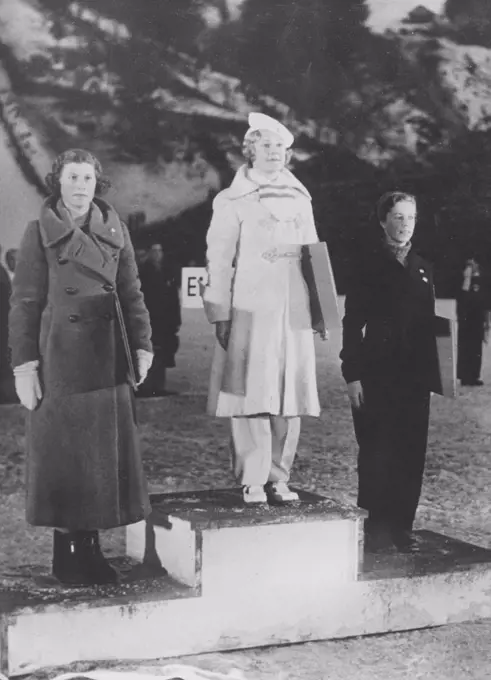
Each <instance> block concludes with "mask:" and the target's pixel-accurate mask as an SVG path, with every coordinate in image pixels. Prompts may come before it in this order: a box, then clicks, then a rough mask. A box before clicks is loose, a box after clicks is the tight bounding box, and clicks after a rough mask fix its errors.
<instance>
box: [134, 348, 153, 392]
mask: <svg viewBox="0 0 491 680" xmlns="http://www.w3.org/2000/svg"><path fill="white" fill-rule="evenodd" d="M136 361H137V364H138V382H137V383H136V386H137V387H138V386H139V385H141V384H142V382H145V378H146V377H147V374H148V371H149V370H150V367H151V366H152V362H153V354H152V352H147V350H146V349H137V350H136Z"/></svg>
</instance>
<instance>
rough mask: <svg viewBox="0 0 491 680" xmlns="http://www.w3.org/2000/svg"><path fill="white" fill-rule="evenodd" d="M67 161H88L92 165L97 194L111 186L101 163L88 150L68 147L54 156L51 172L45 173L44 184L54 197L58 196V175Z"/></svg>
mask: <svg viewBox="0 0 491 680" xmlns="http://www.w3.org/2000/svg"><path fill="white" fill-rule="evenodd" d="M68 163H90V165H92V166H93V167H94V171H95V178H96V185H95V193H96V194H97V195H99V196H100V195H102V194H104V193H105V192H106V191H107V190H108V189H109V187H110V186H111V182H110V181H109V179H108V178H107V177H106V176H105V175H104V174H103V172H102V165H101V164H100V162H99V161H98V160H97V158H96V157H95V156H93V155H92V154H91V153H90V152H89V151H85V149H68V151H64V152H63V153H60V155H59V156H57V157H56V158H55V161H54V163H53V165H52V167H51V172H49V173H48V174H47V175H46V180H45V181H46V186H47V187H48V191H49V193H50V194H51V195H52V196H54V197H55V198H59V197H60V176H61V173H62V171H63V168H64V167H65V165H68Z"/></svg>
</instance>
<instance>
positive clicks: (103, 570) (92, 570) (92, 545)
mask: <svg viewBox="0 0 491 680" xmlns="http://www.w3.org/2000/svg"><path fill="white" fill-rule="evenodd" d="M80 533H82V534H83V541H84V546H85V560H86V570H87V573H88V575H89V578H90V579H91V583H93V584H94V585H107V584H109V583H117V582H118V573H117V571H116V570H115V569H113V568H112V567H111V565H110V564H109V562H108V561H107V560H106V558H105V557H104V555H103V554H102V550H101V546H100V544H99V532H98V531H84V532H80Z"/></svg>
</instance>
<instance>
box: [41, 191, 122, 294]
mask: <svg viewBox="0 0 491 680" xmlns="http://www.w3.org/2000/svg"><path fill="white" fill-rule="evenodd" d="M40 228H41V238H42V240H43V244H44V245H45V247H47V248H55V247H56V248H57V249H58V260H59V261H60V262H63V261H64V262H72V263H73V264H75V265H76V266H79V267H83V268H84V269H88V270H90V271H91V272H93V273H95V274H98V275H99V276H100V277H101V278H102V279H104V280H105V281H112V280H113V278H114V271H112V270H113V268H112V267H111V266H110V264H113V263H114V262H115V261H116V260H117V258H118V255H119V250H121V248H122V247H123V245H124V236H123V230H122V227H121V223H120V221H119V218H118V216H117V215H116V213H115V211H114V210H113V209H112V208H111V206H110V205H109V204H108V203H105V202H104V201H101V200H100V199H96V200H95V201H94V202H93V203H92V207H91V214H90V221H89V228H88V233H85V232H84V231H83V230H82V229H81V228H80V227H78V226H76V225H75V224H74V222H73V220H72V218H71V217H70V214H69V213H68V211H67V210H66V208H64V206H63V205H62V204H60V203H59V204H58V205H57V206H56V209H55V208H54V207H53V205H52V204H51V203H50V202H49V201H47V202H46V203H45V204H44V205H43V208H42V210H41V218H40Z"/></svg>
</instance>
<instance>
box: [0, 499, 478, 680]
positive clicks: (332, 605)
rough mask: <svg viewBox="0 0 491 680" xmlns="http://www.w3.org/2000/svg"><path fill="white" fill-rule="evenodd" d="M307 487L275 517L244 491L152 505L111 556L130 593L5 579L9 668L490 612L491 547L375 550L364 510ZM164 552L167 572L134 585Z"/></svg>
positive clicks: (431, 537)
mask: <svg viewBox="0 0 491 680" xmlns="http://www.w3.org/2000/svg"><path fill="white" fill-rule="evenodd" d="M297 491H298V492H299V494H300V500H299V501H298V502H297V503H294V504H292V505H288V506H274V507H273V506H271V507H266V508H251V507H247V508H246V507H244V505H243V502H242V497H241V492H240V490H238V489H222V490H210V491H193V492H187V493H176V494H159V495H154V496H152V497H151V501H152V508H153V513H152V523H144V522H142V523H139V524H135V525H133V526H130V527H127V529H126V534H127V552H128V555H126V556H125V557H120V558H115V559H114V560H112V562H113V564H114V566H115V567H116V568H117V569H118V570H119V571H120V573H121V576H122V580H121V583H120V584H118V585H108V586H99V587H94V588H79V589H73V588H72V589H71V588H64V587H62V586H60V585H55V584H53V583H52V582H51V583H49V578H48V576H47V575H46V576H45V577H40V576H39V574H37V573H36V570H35V569H34V568H33V567H32V566H30V567H29V568H27V567H26V568H25V573H19V575H18V577H17V578H16V577H15V576H13V575H10V577H9V578H7V577H6V576H3V577H2V579H1V582H0V672H2V673H4V674H5V675H8V676H9V677H12V676H16V675H25V674H28V673H32V672H34V671H36V670H38V669H41V668H45V667H48V666H59V665H62V664H69V663H73V662H76V661H92V662H97V661H98V660H105V661H108V660H118V661H123V660H127V661H130V660H133V661H134V660H142V659H158V658H160V659H162V658H171V657H179V656H185V655H190V654H199V653H204V652H217V651H225V650H233V649H246V648H248V647H258V646H267V645H280V644H289V643H295V642H305V641H315V640H327V639H335V638H343V637H351V636H359V635H371V634H376V633H385V632H389V631H403V630H412V629H417V628H426V627H430V626H440V625H444V624H447V623H457V622H462V621H476V620H479V619H484V618H489V617H491V596H490V593H491V550H487V549H484V548H479V547H477V546H473V545H470V544H467V543H464V542H462V541H457V540H454V539H451V538H448V537H445V536H442V535H440V534H436V533H433V532H430V531H420V532H416V536H417V538H418V544H419V550H418V552H416V553H414V554H413V553H411V554H399V553H397V554H391V553H387V554H383V553H382V554H370V553H367V552H366V551H365V550H364V545H363V534H362V530H361V529H362V523H363V513H362V512H360V511H359V510H358V509H356V508H353V507H350V506H346V505H343V504H341V503H338V502H336V501H334V500H332V499H329V498H326V497H324V496H321V495H319V494H314V493H311V492H309V491H303V490H298V489H297ZM155 553H157V554H158V555H159V556H160V558H161V560H162V562H163V564H164V566H165V568H166V569H167V572H168V574H162V573H158V572H156V573H152V570H151V569H150V570H149V571H148V572H147V573H145V572H142V573H140V575H139V577H138V578H131V574H134V572H135V571H136V572H138V569H139V567H140V566H141V565H138V564H137V561H136V560H140V559H141V558H142V556H144V557H145V560H147V561H148V562H147V566H148V564H150V566H151V564H154V563H155V559H153V560H152V557H153V558H155ZM29 572H30V573H29ZM43 578H44V580H45V581H47V583H45V584H43Z"/></svg>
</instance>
